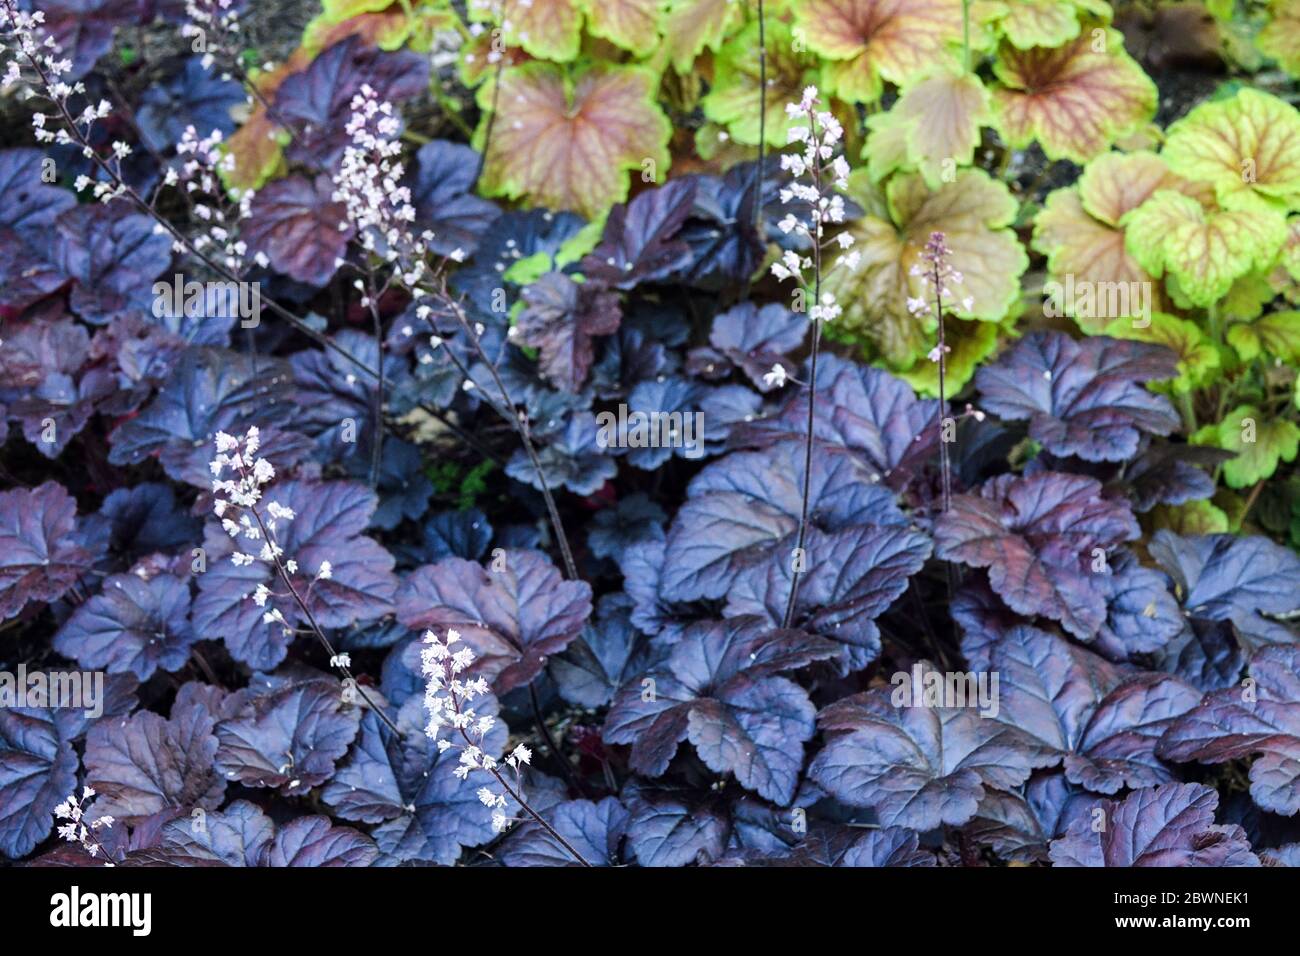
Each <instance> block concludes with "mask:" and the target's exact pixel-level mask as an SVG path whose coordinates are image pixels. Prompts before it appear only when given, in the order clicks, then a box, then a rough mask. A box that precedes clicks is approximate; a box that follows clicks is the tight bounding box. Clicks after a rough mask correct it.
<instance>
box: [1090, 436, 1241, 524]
mask: <svg viewBox="0 0 1300 956" xmlns="http://www.w3.org/2000/svg"><path fill="white" fill-rule="evenodd" d="M1231 457H1232V453H1231V452H1227V451H1224V450H1223V449H1221V448H1207V447H1204V446H1201V445H1175V444H1171V443H1168V442H1161V443H1159V444H1155V443H1153V444H1152V445H1151V447H1150V448H1148V449H1147V450H1146V451H1144V452H1142V453H1141V454H1140V455H1139V456H1138V457H1137V458H1136V459H1135V460H1134V461H1132V462H1131V463H1130V464H1129V465H1128V466H1127V467H1126V468H1125V469H1124V476H1123V480H1122V481H1121V480H1116V481H1114V482H1112V483H1111V485H1112V487H1113V488H1114V489H1115V490H1116V491H1119V492H1121V493H1123V494H1126V495H1128V497H1129V498H1130V499H1131V500H1132V502H1133V510H1134V511H1137V512H1147V511H1150V510H1151V509H1152V508H1154V507H1155V506H1156V505H1181V504H1183V503H1184V502H1188V501H1200V500H1202V499H1204V498H1209V497H1210V496H1211V495H1213V494H1214V478H1213V476H1212V474H1211V472H1212V471H1213V470H1214V468H1215V467H1216V466H1217V465H1220V464H1222V463H1223V462H1225V461H1227V460H1228V459H1230V458H1231ZM1207 468H1208V469H1209V471H1207V470H1206V469H1207Z"/></svg>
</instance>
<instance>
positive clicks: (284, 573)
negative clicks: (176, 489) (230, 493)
mask: <svg viewBox="0 0 1300 956" xmlns="http://www.w3.org/2000/svg"><path fill="white" fill-rule="evenodd" d="M236 467H237V468H238V470H239V476H240V477H241V478H243V479H244V480H245V481H249V480H250V476H249V474H248V472H247V471H246V470H245V467H244V463H243V459H242V456H241V457H240V458H239V459H237V461H236ZM248 510H249V512H251V513H252V515H253V520H254V521H256V522H257V528H258V530H259V531H260V532H261V534H262V539H263V540H264V541H265V542H266V543H267V545H269V550H270V555H271V561H272V563H273V564H274V565H275V570H276V573H277V574H278V575H279V577H280V581H281V582H282V583H283V584H284V586H285V587H286V588H287V589H288V590H289V593H290V594H291V595H292V596H293V600H294V602H295V603H296V604H297V605H298V610H300V611H301V612H302V615H303V617H305V618H306V619H307V624H308V626H309V627H310V628H311V631H312V633H313V634H314V635H315V636H316V640H317V641H319V642H320V645H321V647H323V648H324V649H325V653H327V654H329V656H330V662H331V665H332V666H333V667H335V668H336V669H337V670H338V671H339V673H341V674H342V675H343V677H344V678H345V679H346V680H350V681H352V685H353V686H354V687H355V688H356V690H357V693H358V694H360V695H361V699H362V700H364V701H365V702H366V706H367V707H369V708H370V709H371V710H373V711H374V712H375V714H376V715H377V716H378V717H379V719H380V720H382V721H383V722H384V723H385V724H387V725H388V729H389V730H391V731H392V732H393V733H394V734H396V735H397V737H398V739H399V740H400V739H401V738H402V732H401V731H400V730H398V728H397V724H395V723H394V722H393V720H392V718H391V717H389V716H388V715H387V714H386V713H384V710H383V708H382V707H380V706H379V704H378V703H376V702H375V700H374V699H373V698H372V697H371V696H370V695H369V694H367V693H366V691H365V688H363V687H362V686H361V684H359V683H358V682H357V679H356V678H355V677H353V676H352V669H351V668H350V667H348V666H347V665H346V664H342V663H334V662H335V660H336V658H337V657H338V651H336V650H335V649H334V645H333V643H331V642H330V639H329V638H328V637H326V636H325V631H324V630H322V629H321V626H320V625H319V624H318V623H317V622H316V615H314V614H312V611H311V608H310V607H308V606H307V602H306V601H305V600H304V599H303V597H302V595H301V594H299V593H298V589H297V588H296V587H294V584H293V580H292V579H291V578H290V577H289V571H288V569H287V568H285V566H284V564H283V562H281V561H280V554H279V548H278V547H277V545H276V541H275V536H274V533H273V532H272V531H271V529H270V528H269V527H267V525H266V522H265V521H263V520H262V514H261V512H260V511H259V510H258V508H257V505H249V506H248Z"/></svg>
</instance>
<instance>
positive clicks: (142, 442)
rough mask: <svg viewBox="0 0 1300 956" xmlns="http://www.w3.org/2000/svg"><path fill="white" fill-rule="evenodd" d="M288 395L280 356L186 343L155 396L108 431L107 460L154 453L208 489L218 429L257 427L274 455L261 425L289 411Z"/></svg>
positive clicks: (174, 473)
mask: <svg viewBox="0 0 1300 956" xmlns="http://www.w3.org/2000/svg"><path fill="white" fill-rule="evenodd" d="M290 395H291V393H290V388H289V369H288V367H287V366H286V365H285V364H284V363H282V362H279V361H277V360H275V359H269V358H265V357H256V358H254V357H252V356H248V355H243V354H241V353H237V352H229V351H226V350H224V349H189V350H187V351H186V352H185V354H184V355H183V356H182V358H181V361H180V364H178V365H177V366H176V369H175V370H174V371H173V372H172V374H171V377H170V378H169V379H168V380H167V384H166V385H165V386H164V387H163V390H162V391H161V392H159V393H158V397H157V398H156V399H154V401H153V402H152V403H151V404H150V405H148V406H147V407H146V408H145V409H144V411H142V412H141V413H140V414H139V415H137V416H136V417H135V418H132V419H130V420H129V421H126V422H123V423H122V424H121V425H119V426H118V427H117V428H116V429H115V430H114V431H113V432H112V434H110V435H109V444H110V445H112V448H111V450H110V451H109V453H108V460H109V461H110V462H112V463H113V464H115V465H130V464H136V463H138V462H141V461H143V460H144V459H145V458H148V457H149V456H151V455H154V454H157V455H158V456H159V458H160V459H161V461H162V466H163V469H164V470H165V471H166V472H167V474H168V475H170V476H171V477H172V478H175V479H177V480H178V481H186V482H188V483H190V484H193V485H196V486H198V487H200V488H208V487H210V485H211V481H212V474H211V472H210V471H209V469H208V462H209V461H210V460H211V459H212V456H213V455H214V454H215V452H214V450H213V448H214V445H213V441H214V439H215V437H216V434H217V432H219V431H225V432H229V433H231V434H243V433H244V432H245V431H246V430H247V429H248V427H249V426H250V425H256V426H258V427H259V428H261V429H262V430H263V432H264V434H263V442H264V447H265V448H266V452H264V454H267V455H272V454H274V453H275V451H276V446H275V444H274V443H273V440H272V436H271V435H270V434H266V432H267V427H266V426H268V425H274V424H280V423H282V422H284V421H285V420H286V419H287V418H288V417H289V416H290V415H291V414H292V413H293V411H294V406H293V405H291V404H290Z"/></svg>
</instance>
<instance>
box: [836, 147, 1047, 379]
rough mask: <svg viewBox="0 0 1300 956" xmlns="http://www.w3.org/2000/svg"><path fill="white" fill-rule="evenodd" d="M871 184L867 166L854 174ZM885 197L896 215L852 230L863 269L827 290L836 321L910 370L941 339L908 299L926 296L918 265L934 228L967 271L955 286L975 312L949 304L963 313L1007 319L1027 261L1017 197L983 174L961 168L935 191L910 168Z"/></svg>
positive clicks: (839, 274) (857, 182)
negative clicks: (1016, 228) (1018, 229)
mask: <svg viewBox="0 0 1300 956" xmlns="http://www.w3.org/2000/svg"><path fill="white" fill-rule="evenodd" d="M868 186H869V180H868V179H867V174H866V171H865V170H856V171H855V172H854V174H853V176H852V177H851V179H850V191H851V192H853V191H856V190H857V189H859V188H866V187H868ZM887 197H888V209H889V211H888V218H883V217H881V216H875V215H867V216H864V217H863V218H861V219H859V220H857V221H856V222H855V223H853V225H852V226H851V227H850V231H851V232H852V233H853V235H854V238H855V240H856V241H855V244H854V246H853V248H854V250H855V251H857V252H860V253H861V262H860V264H859V266H858V268H857V269H856V270H853V271H851V272H849V271H844V270H839V269H836V270H832V271H831V272H830V274H829V275H828V276H827V277H826V278H825V280H824V281H823V286H824V288H825V289H826V290H827V291H829V292H832V293H834V295H835V297H836V299H837V300H838V301H839V302H840V304H841V305H842V306H843V307H844V315H843V317H842V318H841V319H837V320H836V321H837V323H839V324H843V325H844V326H846V327H847V328H849V329H851V330H854V331H858V330H860V331H861V332H863V333H864V334H865V335H866V336H867V337H868V338H869V339H870V341H871V342H872V344H873V345H874V346H875V347H876V349H877V350H878V351H879V352H880V354H881V356H882V357H883V358H884V359H885V360H886V361H887V362H889V363H890V364H891V365H893V366H894V367H896V368H910V367H911V366H912V365H913V364H914V363H915V361H916V359H917V358H918V357H919V356H921V355H923V354H925V353H927V352H929V351H930V349H931V348H932V347H933V345H934V341H933V339H934V319H933V318H932V317H927V318H921V317H917V316H914V315H913V314H912V313H911V312H910V311H909V310H908V307H907V300H908V299H909V298H914V297H919V296H921V295H922V294H923V289H922V287H921V284H920V280H919V279H918V278H917V277H916V276H913V275H912V274H911V269H912V266H913V265H915V264H916V263H917V262H918V260H919V258H920V255H921V250H922V249H923V247H924V246H925V243H926V242H927V240H928V239H929V237H930V233H932V232H934V231H936V230H939V231H942V232H943V233H944V235H945V236H946V238H947V244H948V247H949V248H950V249H951V250H952V258H951V262H952V266H953V268H954V269H956V270H957V271H958V272H960V273H962V275H963V282H962V284H961V285H960V286H959V287H957V288H955V289H954V290H953V291H954V293H955V295H956V297H958V298H959V299H964V298H966V297H969V298H970V300H971V301H970V308H969V309H967V308H964V307H963V306H962V305H961V304H960V303H956V302H955V303H945V307H946V308H950V309H951V310H952V312H953V314H955V315H957V316H959V317H960V318H965V319H981V320H985V321H990V322H997V321H999V320H1001V319H1002V318H1003V317H1004V316H1005V315H1006V314H1007V310H1008V309H1010V308H1011V306H1012V305H1013V304H1014V303H1015V302H1016V301H1017V300H1018V299H1019V296H1020V285H1019V279H1020V276H1021V274H1022V273H1023V272H1024V271H1025V269H1026V268H1027V267H1028V265H1029V257H1028V256H1027V255H1026V254H1025V250H1024V249H1023V248H1022V247H1021V245H1020V242H1019V240H1018V239H1017V238H1016V235H1015V233H1014V232H1013V231H1012V230H1011V228H1010V225H1011V223H1012V222H1013V221H1014V219H1015V217H1016V201H1015V199H1014V197H1012V195H1011V192H1010V191H1009V190H1008V189H1007V187H1006V186H1005V185H1003V184H1002V183H1001V182H998V181H997V180H995V179H993V178H991V177H990V176H989V175H988V174H987V173H985V172H983V171H982V170H978V169H965V170H961V171H959V172H958V173H957V177H956V180H955V181H954V182H951V183H944V184H943V185H942V186H940V187H939V188H938V189H935V190H931V189H930V188H928V187H927V186H926V184H925V181H924V179H922V177H921V176H920V175H919V174H916V173H912V174H902V175H899V176H895V177H894V178H893V179H891V180H890V181H889V184H888V186H887Z"/></svg>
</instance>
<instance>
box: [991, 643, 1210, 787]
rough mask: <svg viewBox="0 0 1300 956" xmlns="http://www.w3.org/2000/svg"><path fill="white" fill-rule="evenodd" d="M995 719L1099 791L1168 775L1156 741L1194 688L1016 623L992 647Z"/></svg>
mask: <svg viewBox="0 0 1300 956" xmlns="http://www.w3.org/2000/svg"><path fill="white" fill-rule="evenodd" d="M989 666H990V671H991V673H995V674H997V675H998V678H999V689H998V707H999V714H998V715H997V716H998V719H1000V720H1003V721H1005V722H1006V723H1009V724H1012V725H1014V726H1015V727H1016V728H1018V729H1019V730H1021V731H1023V732H1024V733H1026V734H1028V735H1030V736H1031V737H1032V738H1033V739H1034V741H1035V743H1036V744H1037V745H1039V746H1041V747H1042V748H1045V749H1048V750H1052V751H1055V752H1056V753H1057V754H1058V755H1060V756H1061V757H1063V758H1064V761H1065V776H1066V779H1068V780H1069V781H1070V782H1071V783H1075V784H1079V785H1080V786H1083V787H1085V788H1087V789H1088V790H1092V791H1095V792H1098V793H1105V794H1113V793H1117V792H1118V791H1119V790H1120V789H1121V788H1123V787H1126V786H1127V787H1134V788H1137V787H1145V786H1154V785H1155V784H1158V783H1165V782H1166V781H1168V780H1170V779H1172V774H1171V773H1170V772H1169V770H1168V769H1167V768H1166V767H1165V766H1164V765H1163V764H1161V763H1160V761H1159V760H1157V759H1156V755H1155V749H1156V742H1157V741H1158V740H1159V739H1160V736H1161V734H1163V733H1164V732H1165V730H1166V729H1167V728H1168V727H1169V725H1170V723H1171V722H1172V721H1173V720H1174V719H1175V718H1176V717H1178V716H1179V715H1180V714H1183V713H1186V712H1187V711H1188V710H1190V709H1191V708H1192V707H1194V706H1196V704H1197V703H1198V701H1199V700H1200V698H1201V695H1200V692H1199V691H1196V690H1194V689H1192V688H1191V687H1189V686H1187V685H1186V684H1184V683H1182V682H1181V681H1179V680H1178V679H1177V678H1175V677H1171V676H1168V675H1163V674H1150V673H1138V674H1134V675H1132V676H1128V675H1126V674H1125V673H1124V672H1122V671H1120V670H1119V669H1118V668H1117V667H1115V666H1114V665H1112V664H1110V663H1108V662H1107V661H1105V660H1103V659H1101V658H1100V657H1097V656H1096V655H1095V654H1093V653H1091V652H1090V651H1087V650H1085V649H1083V648H1080V647H1076V646H1074V645H1072V644H1070V643H1068V642H1067V641H1064V640H1062V639H1061V638H1058V637H1055V636H1053V635H1051V634H1048V633H1046V632H1044V631H1039V630H1037V629H1035V628H1032V627H1023V626H1021V627H1015V628H1012V629H1011V631H1009V632H1008V633H1007V634H1006V635H1005V637H1004V638H1003V639H1002V640H1000V641H998V642H997V643H996V644H995V645H994V646H993V648H992V653H991V661H990V665H989Z"/></svg>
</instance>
